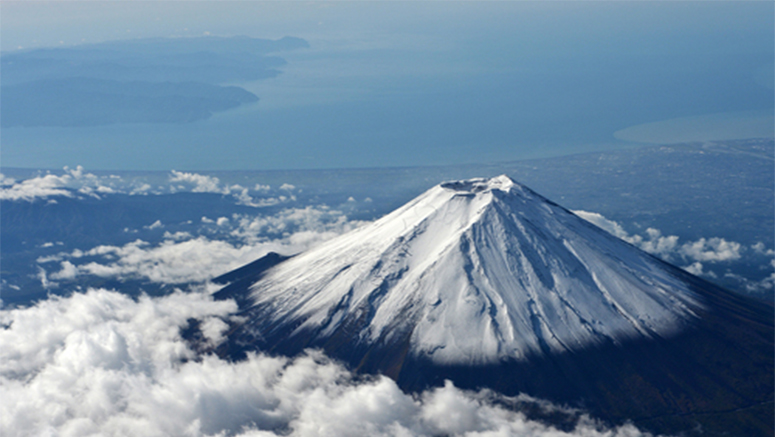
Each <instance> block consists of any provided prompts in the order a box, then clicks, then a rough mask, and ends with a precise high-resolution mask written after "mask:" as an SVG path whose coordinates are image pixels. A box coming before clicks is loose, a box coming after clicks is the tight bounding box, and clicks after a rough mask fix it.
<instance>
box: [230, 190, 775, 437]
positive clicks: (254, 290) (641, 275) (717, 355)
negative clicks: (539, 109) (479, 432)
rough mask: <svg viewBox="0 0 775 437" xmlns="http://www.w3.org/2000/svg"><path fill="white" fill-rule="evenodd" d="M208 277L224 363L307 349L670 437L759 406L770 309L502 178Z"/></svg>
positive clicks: (767, 368)
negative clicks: (221, 329) (252, 353)
mask: <svg viewBox="0 0 775 437" xmlns="http://www.w3.org/2000/svg"><path fill="white" fill-rule="evenodd" d="M220 282H228V283H230V285H229V286H227V287H225V288H224V289H223V290H222V291H221V292H219V293H218V296H220V297H236V298H237V299H238V302H239V304H240V308H241V316H243V318H242V320H243V322H241V323H240V324H238V325H236V326H234V329H233V330H232V332H231V334H230V336H229V338H230V341H229V342H228V344H227V345H225V346H224V347H222V349H221V353H224V354H229V355H231V356H233V357H238V356H239V355H240V354H244V352H245V351H248V350H262V351H267V352H271V353H282V354H291V355H292V354H296V353H299V352H301V351H302V350H303V349H304V348H308V347H315V348H321V349H323V350H324V351H325V352H326V353H327V354H329V355H330V356H332V357H335V358H338V359H340V360H342V361H344V362H345V363H347V364H348V365H350V366H351V367H352V368H353V369H356V370H360V371H364V372H371V373H382V374H386V375H388V376H390V377H392V378H394V379H396V380H397V381H398V382H399V384H400V385H401V386H402V387H403V388H405V389H409V390H414V389H421V388H424V387H427V386H428V385H438V384H441V383H443V380H444V379H452V380H453V381H454V382H455V383H456V384H458V385H460V386H463V387H469V388H477V387H483V386H484V387H490V388H493V389H495V390H498V391H501V392H503V393H506V394H516V393H520V392H526V393H528V394H531V395H536V396H540V397H544V398H549V399H552V400H555V401H562V402H568V403H571V404H580V405H584V406H585V408H588V409H589V410H591V411H592V412H593V413H595V414H596V415H598V416H599V417H603V418H606V419H609V420H612V421H617V420H622V419H624V418H627V419H638V418H640V419H643V420H646V421H647V423H646V424H647V426H650V425H649V423H651V424H655V425H654V428H653V429H656V430H659V431H664V430H667V431H670V432H673V431H676V430H685V429H688V428H690V424H691V423H690V422H691V420H694V419H693V418H694V417H699V416H702V415H707V414H710V413H713V412H716V411H722V410H735V409H741V408H755V407H756V406H758V407H757V408H761V406H762V405H765V404H766V402H771V401H772V390H773V389H772V387H773V381H772V380H773V378H772V369H773V363H772V361H773V360H772V356H771V352H772V347H773V346H772V330H773V329H772V317H771V311H770V310H771V308H769V309H767V308H766V307H765V308H764V309H762V307H761V306H757V304H754V303H751V302H749V301H748V300H746V299H744V298H741V297H738V296H734V295H732V294H730V293H728V292H726V291H724V290H721V289H719V288H717V287H714V286H712V285H710V284H708V283H706V282H704V281H702V280H700V279H699V278H696V277H694V276H692V275H689V274H688V273H686V272H684V271H682V270H680V269H678V268H675V267H673V266H671V265H669V264H666V263H664V262H662V261H660V260H658V259H656V258H654V257H652V256H651V255H648V254H646V253H644V252H642V251H640V250H639V249H637V248H635V247H633V246H631V245H629V244H627V243H625V242H623V241H621V240H619V239H617V238H615V237H613V236H611V235H610V234H608V233H606V232H605V231H603V230H601V229H599V228H597V227H595V226H594V225H592V224H590V223H588V222H587V221H585V220H582V219H581V218H579V217H577V216H575V215H573V214H572V213H571V212H569V211H568V210H566V209H564V208H562V207H560V206H558V205H556V204H554V203H552V202H551V201H549V200H547V199H545V198H543V197H541V196H540V195H538V194H536V193H535V192H533V191H531V190H530V189H528V188H526V187H524V186H522V185H520V184H518V183H516V182H514V181H513V180H511V179H510V178H508V177H506V176H500V177H496V178H492V179H471V180H466V181H456V182H447V183H442V184H440V185H438V186H436V187H433V188H431V189H430V190H428V191H426V192H425V193H423V194H422V195H420V196H418V197H417V198H415V199H414V200H412V201H411V202H409V203H408V204H406V205H404V206H403V207H401V208H399V209H398V210H396V211H394V212H392V213H390V214H388V215H386V216H384V217H383V218H381V219H379V220H377V221H375V222H373V223H371V224H368V225H366V226H363V227H361V228H359V229H356V230H354V231H352V232H350V233H347V234H344V235H342V236H340V237H338V238H336V239H333V240H330V241H329V242H327V243H325V244H322V245H320V246H318V247H317V248H315V249H313V250H310V251H308V252H305V253H302V254H299V255H297V256H294V257H291V258H290V259H286V258H282V257H279V256H276V255H271V256H269V257H267V258H264V259H261V260H259V261H257V262H256V263H254V264H253V265H248V266H246V267H243V268H242V269H240V270H238V271H235V272H232V273H231V274H228V275H225V276H224V277H222V278H220ZM768 311H770V313H768ZM741 375H747V378H748V379H746V377H742V376H741ZM770 407H771V405H770ZM770 409H771V408H770ZM676 416H680V417H681V419H680V420H679V419H675V417H676ZM765 416H767V415H765ZM770 416H772V414H769V416H767V417H770ZM670 417H672V418H670ZM687 417H688V418H690V419H687ZM703 417H704V416H703ZM762 417H764V416H762ZM668 418H670V419H668ZM687 420H689V422H687ZM703 420H704V419H703ZM648 421H650V422H648ZM754 422H755V421H754ZM770 422H771V421H770ZM676 423H677V424H678V425H675V424H676ZM692 423H693V422H692ZM703 423H704V422H703ZM756 423H758V424H759V425H757V426H759V428H761V427H762V426H765V428H766V427H767V426H768V425H767V423H768V422H767V421H766V419H764V421H761V420H760V421H759V422H756ZM762 423H763V424H764V425H762ZM770 424H771V423H770ZM708 426H711V425H708ZM759 428H756V429H759ZM721 429H722V430H727V428H723V427H722V428H721ZM756 429H753V431H752V430H751V429H747V431H746V432H748V433H751V432H753V434H751V435H757V432H758V431H756ZM765 435H766V434H765Z"/></svg>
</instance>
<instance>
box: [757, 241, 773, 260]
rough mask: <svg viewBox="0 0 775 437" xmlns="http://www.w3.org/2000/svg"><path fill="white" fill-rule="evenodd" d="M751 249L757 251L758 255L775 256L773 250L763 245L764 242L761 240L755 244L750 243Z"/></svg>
mask: <svg viewBox="0 0 775 437" xmlns="http://www.w3.org/2000/svg"><path fill="white" fill-rule="evenodd" d="M751 249H753V251H754V252H756V253H758V254H759V255H765V256H775V250H772V249H767V248H766V247H765V246H764V243H762V242H761V241H760V242H758V243H756V244H752V245H751Z"/></svg>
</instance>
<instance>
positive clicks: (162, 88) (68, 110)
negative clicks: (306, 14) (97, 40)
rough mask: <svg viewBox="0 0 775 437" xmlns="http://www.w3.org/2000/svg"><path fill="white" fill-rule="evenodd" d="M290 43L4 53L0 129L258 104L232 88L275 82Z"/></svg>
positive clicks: (148, 42)
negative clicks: (250, 82)
mask: <svg viewBox="0 0 775 437" xmlns="http://www.w3.org/2000/svg"><path fill="white" fill-rule="evenodd" d="M308 46H309V44H307V42H306V41H304V40H302V39H299V38H291V37H286V38H282V39H279V40H266V39H257V38H249V37H232V38H223V37H201V38H153V39H138V40H128V41H115V42H107V43H102V44H93V45H83V46H75V47H68V48H57V49H39V50H32V51H27V52H22V53H13V54H2V56H1V57H0V63H1V64H0V65H1V67H2V71H3V75H2V78H1V79H0V80H1V82H0V83H1V84H2V105H3V111H2V115H1V116H0V126H2V127H14V126H25V127H32V126H97V125H106V124H114V123H183V122H191V121H196V120H202V119H206V118H209V117H210V116H211V115H212V114H213V113H215V112H219V111H225V110H228V109H232V108H235V107H237V106H240V105H243V104H246V103H252V102H256V101H258V97H257V96H255V95H254V94H252V93H250V92H248V91H246V90H244V89H242V88H239V87H235V86H224V84H227V83H233V82H247V81H254V80H260V79H266V78H270V77H274V76H277V75H278V74H280V71H279V70H278V69H277V68H279V67H281V66H283V65H285V64H286V61H285V60H284V59H283V58H280V57H277V56H272V55H269V54H270V53H276V52H281V51H287V50H293V49H298V48H304V47H308Z"/></svg>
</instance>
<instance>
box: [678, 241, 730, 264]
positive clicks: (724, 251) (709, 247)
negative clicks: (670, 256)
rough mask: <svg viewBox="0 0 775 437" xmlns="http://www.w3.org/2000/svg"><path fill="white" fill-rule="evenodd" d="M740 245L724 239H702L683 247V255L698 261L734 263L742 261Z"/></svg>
mask: <svg viewBox="0 0 775 437" xmlns="http://www.w3.org/2000/svg"><path fill="white" fill-rule="evenodd" d="M741 249H742V246H741V245H740V243H736V242H734V241H727V240H725V239H723V238H710V239H707V240H706V239H705V238H700V239H699V240H697V241H693V242H689V243H686V244H684V245H683V246H681V249H680V251H681V253H682V254H683V255H685V256H686V257H688V258H690V259H695V260H697V261H711V262H716V261H733V260H737V259H740V250H741Z"/></svg>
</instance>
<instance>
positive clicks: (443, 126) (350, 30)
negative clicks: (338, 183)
mask: <svg viewBox="0 0 775 437" xmlns="http://www.w3.org/2000/svg"><path fill="white" fill-rule="evenodd" d="M0 13H1V15H0V17H1V19H2V23H1V24H2V41H1V44H2V50H4V51H15V50H18V49H19V48H22V49H30V48H35V47H55V46H70V45H77V44H82V43H95V42H102V41H108V40H117V39H127V38H145V37H167V36H201V35H208V34H209V35H222V36H232V35H247V36H251V37H260V38H272V39H275V38H280V37H283V36H286V35H288V36H296V37H301V38H304V39H306V40H307V41H308V42H309V43H310V46H311V47H310V48H309V49H304V50H298V51H295V52H289V53H283V54H281V56H282V57H284V58H285V59H286V60H287V61H288V64H287V65H286V66H285V67H283V68H282V70H283V74H281V75H280V76H279V77H277V78H275V79H270V80H264V81H259V82H254V83H249V84H239V85H241V86H244V87H245V88H246V89H248V90H250V91H252V92H254V93H255V94H256V95H258V96H259V98H260V99H261V100H260V101H259V102H258V103H257V104H255V105H252V106H249V107H244V108H240V109H237V110H233V111H230V112H227V113H221V114H217V115H216V116H214V117H213V118H211V119H209V120H204V121H199V122H195V123H191V124H185V125H141V124H134V125H130V124H124V125H113V126H104V127H99V128H9V129H5V130H4V132H3V134H2V165H3V166H21V167H61V166H63V165H70V166H74V165H78V164H82V165H84V166H86V167H87V168H94V169H96V168H102V169H159V170H168V169H171V168H176V169H238V168H256V169H272V168H316V167H327V168H336V167H371V166H385V165H390V166H395V165H397V166H405V165H434V164H465V163H471V162H497V161H504V160H513V159H520V158H526V157H535V156H552V155H561V154H567V153H575V152H581V151H590V150H602V149H612V148H617V147H629V146H633V145H637V144H642V143H649V142H664V141H668V142H669V141H670V140H671V139H675V140H676V141H685V140H693V139H697V140H708V139H720V138H725V137H738V136H749V137H750V136H771V135H772V121H771V114H772V109H773V98H772V80H773V79H772V71H773V68H774V67H773V63H772V62H773V52H775V47H774V44H773V34H774V33H775V24H773V17H774V16H775V5H774V4H773V3H772V2H767V1H763V2H722V1H718V2H715V1H714V2H688V1H676V2H669V1H666V2H623V1H620V2H443V3H442V2H254V1H242V2H209V1H196V2H194V1H176V2H120V1H119V2H3V3H2V6H1V9H0ZM687 120H688V121H687ZM660 123H668V125H667V126H668V127H669V133H670V134H669V135H666V134H665V130H664V126H665V125H663V124H660ZM643 125H645V126H643ZM707 126H713V128H714V129H713V130H712V132H709V131H707V130H706V129H705V127H707ZM633 128H635V129H633Z"/></svg>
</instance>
